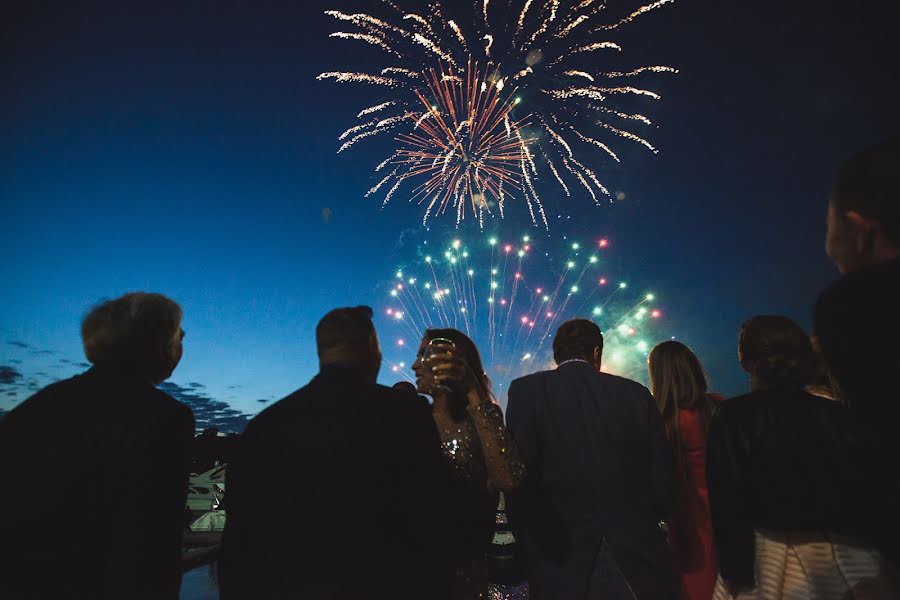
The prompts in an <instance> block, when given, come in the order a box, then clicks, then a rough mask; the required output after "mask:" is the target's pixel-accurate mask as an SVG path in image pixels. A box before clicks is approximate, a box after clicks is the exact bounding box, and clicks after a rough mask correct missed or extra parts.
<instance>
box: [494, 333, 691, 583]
mask: <svg viewBox="0 0 900 600" xmlns="http://www.w3.org/2000/svg"><path fill="white" fill-rule="evenodd" d="M570 323H571V322H570ZM591 325H593V324H591ZM566 326H567V324H566V325H563V327H561V328H560V332H559V333H557V339H558V338H560V336H561V335H563V334H565V333H566V330H565V328H566ZM594 327H596V326H594ZM596 335H597V336H599V329H598V330H597V331H596ZM598 339H599V342H598V343H597V344H596V346H599V348H602V337H599V338H598ZM599 348H598V350H599ZM556 350H557V340H556V339H555V340H554V351H555V354H556V355H557V361H558V362H560V363H561V364H560V366H559V367H558V368H557V369H556V370H553V371H543V372H540V373H535V374H533V375H529V376H526V377H523V378H521V379H517V380H516V381H514V382H513V383H512V384H511V386H510V389H509V402H508V408H507V422H508V425H509V429H510V431H511V433H512V435H513V437H514V438H515V441H516V443H517V444H518V446H519V449H520V452H521V454H522V456H523V459H524V461H525V464H526V469H527V471H528V474H529V475H528V483H527V485H526V486H525V489H524V490H523V492H522V493H521V494H519V495H518V497H514V498H511V501H510V506H511V514H512V517H513V519H514V520H515V522H514V524H515V525H517V526H518V527H521V529H522V532H523V534H524V540H523V541H524V543H525V546H526V548H527V553H528V556H529V566H530V568H531V574H530V581H531V583H532V586H533V587H534V589H535V591H536V592H537V593H538V594H540V597H542V598H543V597H547V598H569V597H572V598H575V597H584V595H585V593H586V592H588V593H592V594H597V593H602V592H603V591H604V589H603V586H604V585H611V584H609V583H608V582H603V581H601V580H602V579H603V577H602V576H601V575H600V574H599V573H598V570H600V569H603V568H605V567H604V565H602V564H600V563H601V562H602V561H603V560H604V558H603V556H604V555H603V553H602V552H601V548H602V547H603V545H604V542H605V543H606V545H607V548H606V550H608V551H609V552H611V556H612V557H613V559H614V562H615V563H616V565H617V566H618V568H619V569H621V571H622V573H623V574H624V576H625V579H626V580H627V581H628V584H629V585H630V587H631V588H632V589H633V591H634V593H635V594H636V595H637V597H639V598H665V597H670V596H671V595H672V593H673V588H674V573H673V571H672V567H671V563H670V558H669V555H668V551H667V548H666V544H665V538H664V537H663V534H662V533H661V531H660V530H659V527H658V522H659V521H660V520H662V519H664V518H666V517H667V516H668V514H669V513H670V511H671V509H672V505H673V502H674V498H673V477H672V466H671V458H670V456H669V450H668V446H667V443H666V440H665V435H664V432H663V426H662V420H661V418H660V416H659V414H658V412H657V409H656V406H655V405H654V403H653V400H652V398H651V397H650V393H649V391H648V390H647V389H646V388H644V387H643V386H641V385H640V384H638V383H635V382H633V381H630V380H627V379H624V378H621V377H616V376H614V375H609V374H605V373H600V372H598V371H597V369H596V367H595V365H594V364H591V362H589V361H588V360H587V359H586V357H585V358H584V359H576V360H571V359H567V358H565V357H564V356H563V357H561V356H560V354H559V353H557V352H556ZM561 358H563V359H561ZM596 358H597V361H599V352H598V353H597V355H596Z"/></svg>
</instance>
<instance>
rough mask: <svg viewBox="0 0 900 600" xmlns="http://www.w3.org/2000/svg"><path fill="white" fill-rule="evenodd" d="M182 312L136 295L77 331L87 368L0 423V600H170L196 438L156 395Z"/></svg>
mask: <svg viewBox="0 0 900 600" xmlns="http://www.w3.org/2000/svg"><path fill="white" fill-rule="evenodd" d="M181 316H182V315H181V309H180V308H179V306H178V305H177V304H176V303H175V302H173V301H172V300H169V299H168V298H166V297H164V296H161V295H159V294H148V293H141V292H136V293H131V294H126V295H124V296H122V297H121V298H117V299H115V300H110V301H107V302H104V303H102V304H100V305H99V306H97V307H96V308H94V309H93V310H91V311H90V312H89V313H88V315H87V316H86V317H85V319H84V322H83V323H82V327H81V334H82V339H83V341H84V350H85V354H86V356H87V359H88V360H89V361H90V362H91V363H93V365H94V366H93V367H92V368H91V369H90V370H88V371H87V372H85V373H82V374H81V375H77V376H75V377H72V378H71V379H66V380H64V381H59V382H57V383H54V384H51V385H49V386H47V387H46V388H44V389H43V390H41V391H39V392H38V393H36V394H35V395H34V396H32V397H30V398H29V399H27V400H26V401H25V402H23V403H22V404H21V405H19V406H18V407H16V408H15V409H14V410H13V411H11V412H10V413H9V414H8V415H7V416H6V417H5V418H4V419H3V420H2V421H0V481H3V487H4V493H2V494H0V549H2V550H0V570H2V573H0V597H2V598H22V597H27V598H173V599H174V598H177V597H178V590H179V586H180V582H181V534H182V526H183V520H184V519H183V517H184V510H185V501H186V496H187V480H188V472H189V468H190V461H191V449H192V442H193V435H194V419H193V415H192V414H191V411H190V409H188V408H187V407H186V406H185V405H183V404H181V403H180V402H177V401H176V400H175V399H173V398H171V397H170V396H168V395H166V394H165V393H163V392H162V391H160V390H158V389H157V388H156V387H155V385H156V384H159V383H161V382H162V381H163V380H165V379H167V378H168V377H169V376H170V375H171V373H172V371H173V370H174V369H175V367H176V365H177V364H178V361H179V360H180V359H181V352H182V345H181V344H182V337H183V336H184V331H183V330H182V329H181Z"/></svg>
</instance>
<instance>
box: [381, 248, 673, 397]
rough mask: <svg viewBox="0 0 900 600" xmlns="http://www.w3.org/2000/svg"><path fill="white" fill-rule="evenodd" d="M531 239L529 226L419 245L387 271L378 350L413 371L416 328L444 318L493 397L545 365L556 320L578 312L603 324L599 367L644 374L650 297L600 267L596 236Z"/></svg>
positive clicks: (651, 323)
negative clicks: (477, 359)
mask: <svg viewBox="0 0 900 600" xmlns="http://www.w3.org/2000/svg"><path fill="white" fill-rule="evenodd" d="M541 245H542V246H546V248H539V247H538V242H535V241H534V240H532V239H531V238H530V237H529V236H523V237H522V238H521V239H519V240H517V241H516V242H515V243H507V242H503V241H501V240H500V239H499V238H496V237H490V238H488V239H485V238H483V237H480V236H479V237H478V238H477V241H476V243H475V244H473V245H469V244H467V243H466V242H464V241H463V240H462V239H454V240H452V241H450V242H449V243H446V242H445V243H443V244H441V245H440V246H439V247H436V248H430V247H429V245H428V244H424V245H422V246H421V247H420V249H419V252H418V255H417V256H416V258H415V259H414V260H413V261H411V263H410V264H408V265H406V266H404V267H402V268H399V269H398V270H397V272H396V273H395V277H394V279H393V281H392V282H391V283H390V284H389V289H388V299H387V302H386V306H385V308H384V313H383V314H384V316H385V317H386V318H387V319H389V321H390V328H392V329H393V337H394V343H393V350H386V351H385V355H386V359H387V361H388V364H389V365H390V368H391V370H392V371H393V372H394V373H396V375H397V377H404V378H407V379H410V380H413V379H414V375H413V374H412V373H411V371H410V370H409V365H410V364H411V363H412V360H413V358H414V354H415V349H416V347H417V346H418V343H419V340H420V339H421V336H422V334H423V332H424V330H425V329H426V328H435V327H453V328H456V329H459V330H460V331H463V332H464V333H466V334H467V335H468V336H469V337H471V338H472V340H473V341H474V342H475V344H476V345H477V346H478V348H479V349H480V351H481V354H482V359H483V361H484V364H485V368H486V369H487V373H488V375H489V376H490V378H491V380H492V381H493V384H494V390H495V392H496V393H497V395H498V396H500V397H502V396H504V395H505V389H506V388H507V387H508V385H509V383H510V381H512V380H513V379H515V378H516V377H520V376H522V375H525V374H527V373H531V372H534V371H537V370H540V369H544V368H552V366H553V362H552V352H551V342H552V339H553V334H554V332H555V331H556V328H557V327H559V325H560V324H562V323H563V322H565V321H567V320H569V319H572V318H576V317H580V318H586V319H591V320H593V321H594V322H596V323H597V324H598V325H599V326H600V328H601V329H602V330H603V334H604V338H605V341H604V351H603V355H604V370H607V371H610V372H613V373H617V374H620V375H625V376H629V377H633V378H637V379H640V380H644V379H645V378H646V359H647V354H648V352H649V351H650V349H651V348H652V346H653V344H655V343H656V342H658V341H660V340H661V339H662V338H661V333H660V321H661V319H662V310H661V309H660V308H659V307H658V306H656V304H655V302H656V297H655V296H654V295H653V294H652V293H647V292H644V293H641V294H635V293H634V292H633V291H632V289H631V288H630V286H629V285H628V283H627V282H626V281H625V280H624V279H621V278H619V277H617V276H616V275H615V274H614V273H612V272H610V270H611V265H610V261H609V260H608V258H607V256H606V254H607V252H608V250H609V242H608V240H607V239H605V238H604V239H600V240H596V241H594V242H593V243H591V244H580V243H577V242H571V241H566V242H562V241H560V242H554V241H553V240H550V239H547V240H545V241H542V242H541Z"/></svg>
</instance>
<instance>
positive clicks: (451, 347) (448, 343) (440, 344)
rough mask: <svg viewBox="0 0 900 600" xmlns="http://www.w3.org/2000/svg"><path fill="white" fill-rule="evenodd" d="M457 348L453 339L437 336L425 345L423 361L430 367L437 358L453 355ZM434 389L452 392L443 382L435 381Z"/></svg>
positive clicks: (435, 390)
mask: <svg viewBox="0 0 900 600" xmlns="http://www.w3.org/2000/svg"><path fill="white" fill-rule="evenodd" d="M455 350H456V344H454V343H453V340H448V339H447V338H441V337H436V338H433V339H432V340H431V341H430V342H428V345H427V346H425V350H424V351H423V352H422V361H423V362H424V363H425V364H426V365H427V366H429V367H430V366H433V365H434V362H435V360H436V359H437V360H440V359H446V358H448V357H452V356H453V354H454V352H455ZM432 391H434V392H443V393H445V394H448V393H450V387H449V386H448V385H446V384H443V383H435V384H434V385H433V386H432Z"/></svg>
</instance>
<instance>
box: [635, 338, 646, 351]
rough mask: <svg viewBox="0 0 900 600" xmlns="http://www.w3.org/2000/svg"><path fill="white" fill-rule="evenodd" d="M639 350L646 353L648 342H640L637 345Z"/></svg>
mask: <svg viewBox="0 0 900 600" xmlns="http://www.w3.org/2000/svg"><path fill="white" fill-rule="evenodd" d="M637 349H638V350H640V351H641V352H646V351H647V342H645V341H643V340H641V341H640V342H638V343H637Z"/></svg>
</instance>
